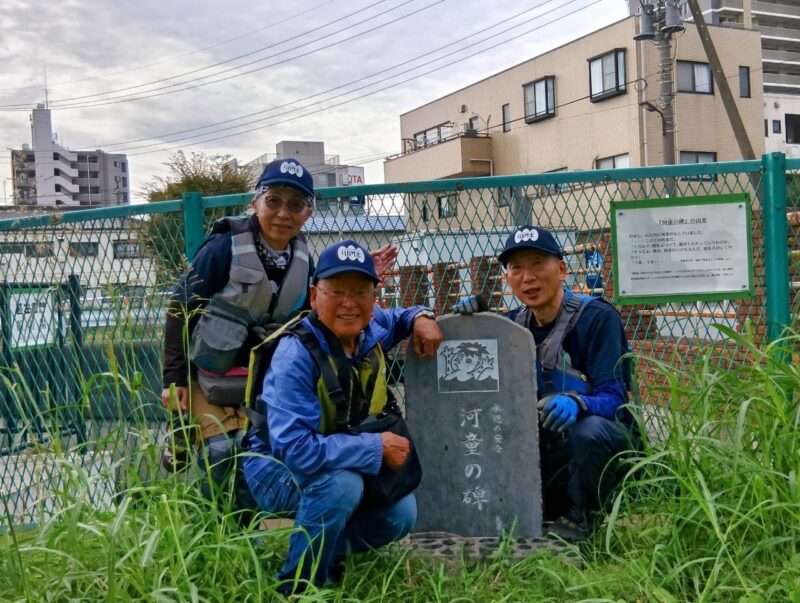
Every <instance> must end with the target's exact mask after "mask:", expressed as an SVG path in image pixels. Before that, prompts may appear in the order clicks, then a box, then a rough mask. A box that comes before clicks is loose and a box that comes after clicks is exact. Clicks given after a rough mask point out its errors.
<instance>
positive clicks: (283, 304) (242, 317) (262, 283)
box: [189, 218, 309, 374]
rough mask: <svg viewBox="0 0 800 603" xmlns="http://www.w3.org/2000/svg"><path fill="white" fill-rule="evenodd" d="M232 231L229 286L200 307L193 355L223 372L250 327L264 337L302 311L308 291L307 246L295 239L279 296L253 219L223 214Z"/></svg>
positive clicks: (213, 370)
mask: <svg viewBox="0 0 800 603" xmlns="http://www.w3.org/2000/svg"><path fill="white" fill-rule="evenodd" d="M225 220H226V221H227V223H228V225H229V226H230V232H231V268H230V275H229V280H228V284H227V285H225V287H224V288H223V289H222V291H220V292H219V293H217V294H215V295H214V296H212V297H211V299H210V300H209V302H208V305H206V306H205V308H203V309H202V310H201V312H202V315H201V316H200V318H199V320H198V321H197V324H196V326H195V328H194V331H193V332H192V337H191V345H190V349H189V352H190V358H191V360H192V362H193V363H194V364H195V365H196V366H197V367H198V368H200V369H201V370H204V371H208V372H211V373H217V374H224V373H225V372H227V371H228V370H229V369H230V368H231V367H233V365H234V362H235V360H236V356H237V355H238V353H239V350H240V349H241V348H242V346H243V345H244V343H245V341H246V340H247V338H248V335H249V333H250V332H251V331H254V332H256V333H257V334H258V335H259V336H260V337H265V336H266V335H267V334H268V333H269V332H270V331H272V330H274V326H275V325H280V324H282V323H284V322H286V321H287V320H288V319H289V318H290V317H291V316H292V315H293V314H296V313H297V312H299V311H300V308H302V307H303V303H304V302H305V299H306V295H307V293H308V272H309V270H308V267H309V259H308V247H307V246H306V243H305V241H304V240H303V239H301V238H299V237H296V238H295V239H293V240H292V243H291V245H292V256H291V259H290V261H289V266H288V269H287V270H286V274H285V275H284V277H283V282H282V283H281V286H280V289H279V290H278V292H277V294H275V293H273V291H272V285H271V284H270V281H269V277H268V276H267V273H266V272H265V270H264V267H263V266H262V264H261V260H260V259H259V257H258V252H257V251H256V245H255V240H254V237H253V232H252V230H251V228H250V220H249V218H225Z"/></svg>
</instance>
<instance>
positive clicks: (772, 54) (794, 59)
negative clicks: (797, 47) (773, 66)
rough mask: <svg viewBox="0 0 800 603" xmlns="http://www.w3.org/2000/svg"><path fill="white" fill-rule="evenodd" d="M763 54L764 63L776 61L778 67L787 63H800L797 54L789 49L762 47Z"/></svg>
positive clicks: (799, 57)
mask: <svg viewBox="0 0 800 603" xmlns="http://www.w3.org/2000/svg"><path fill="white" fill-rule="evenodd" d="M762 53H763V55H764V62H765V63H778V64H779V66H778V68H779V69H780V66H781V65H784V66H788V65H793V66H794V65H800V56H798V55H797V52H795V51H790V50H768V49H766V48H764V49H763V50H762Z"/></svg>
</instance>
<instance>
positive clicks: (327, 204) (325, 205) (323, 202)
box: [314, 199, 331, 212]
mask: <svg viewBox="0 0 800 603" xmlns="http://www.w3.org/2000/svg"><path fill="white" fill-rule="evenodd" d="M314 209H316V210H317V211H319V212H326V211H330V210H331V200H330V199H317V201H316V202H315V205H314Z"/></svg>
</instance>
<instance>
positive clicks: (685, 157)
mask: <svg viewBox="0 0 800 603" xmlns="http://www.w3.org/2000/svg"><path fill="white" fill-rule="evenodd" d="M716 161H717V154H716V153H710V152H698V151H681V155H680V162H681V163H715V162H716ZM716 179H717V177H716V176H714V175H707V176H691V177H689V178H683V180H716Z"/></svg>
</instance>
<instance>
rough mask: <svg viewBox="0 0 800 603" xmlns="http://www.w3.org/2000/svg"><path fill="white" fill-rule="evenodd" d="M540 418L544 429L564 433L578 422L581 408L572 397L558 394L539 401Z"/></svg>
mask: <svg viewBox="0 0 800 603" xmlns="http://www.w3.org/2000/svg"><path fill="white" fill-rule="evenodd" d="M538 408H539V416H540V418H541V421H542V427H544V428H545V429H550V430H552V431H564V430H565V429H566V428H567V427H569V426H570V425H572V424H573V423H574V422H575V421H577V420H578V412H579V411H580V406H579V405H578V402H576V401H575V399H573V398H572V397H570V396H567V395H564V394H557V395H554V396H545V397H544V398H542V399H541V400H539V404H538Z"/></svg>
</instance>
